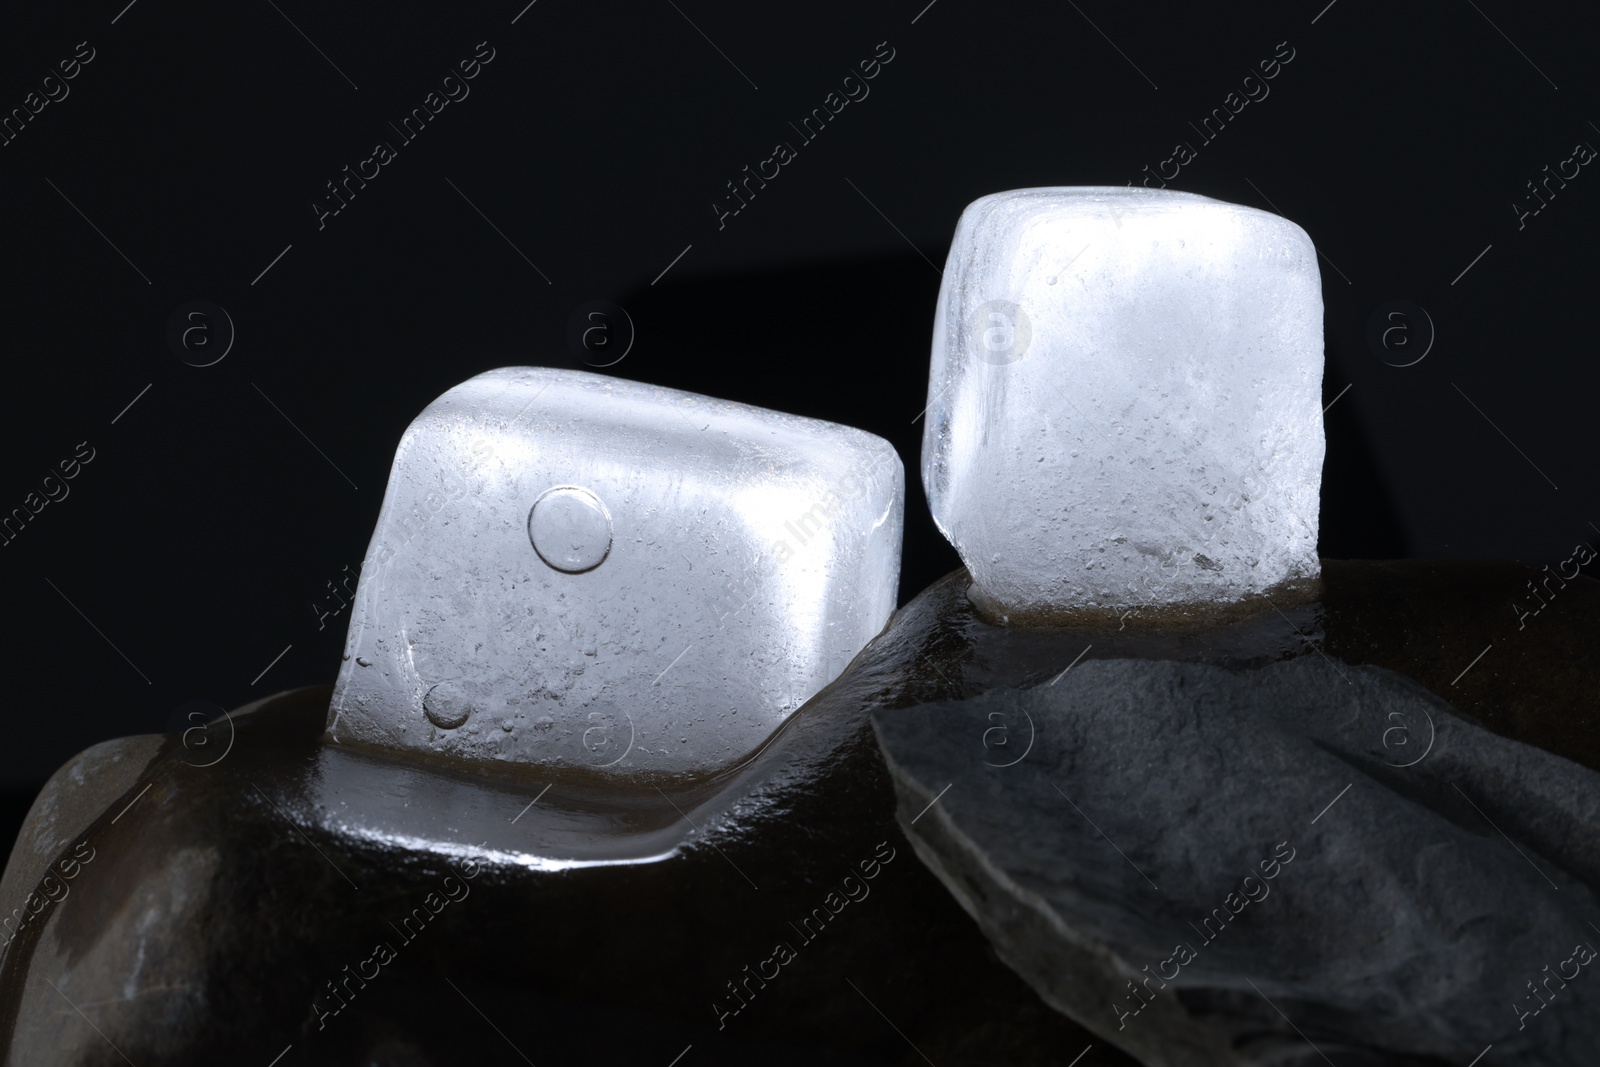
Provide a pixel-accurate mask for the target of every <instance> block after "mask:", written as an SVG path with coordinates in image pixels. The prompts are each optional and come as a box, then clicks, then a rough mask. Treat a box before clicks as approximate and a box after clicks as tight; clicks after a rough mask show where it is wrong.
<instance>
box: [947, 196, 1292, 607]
mask: <svg viewBox="0 0 1600 1067" xmlns="http://www.w3.org/2000/svg"><path fill="white" fill-rule="evenodd" d="M935 314H936V318H935V325H934V336H933V353H932V365H931V369H930V375H929V384H928V398H929V402H930V406H929V408H928V411H927V415H926V419H927V423H926V426H925V428H924V436H923V448H922V480H923V486H924V488H925V489H926V491H927V495H928V501H929V505H930V507H931V509H932V512H933V517H934V521H935V522H936V523H937V524H938V526H939V528H940V530H941V531H943V532H944V534H945V536H946V537H947V538H949V540H950V542H951V543H952V544H953V545H954V546H955V548H956V550H957V551H958V552H959V553H960V555H961V558H962V560H963V561H964V562H965V563H966V565H967V567H968V569H969V570H970V571H971V573H972V576H973V580H974V583H975V584H976V586H977V587H978V591H979V592H980V593H981V596H982V599H983V600H985V601H987V602H988V603H990V604H992V605H995V606H997V607H998V608H999V609H1000V610H1002V611H1006V612H1013V611H1014V612H1018V613H1022V614H1042V615H1046V616H1048V615H1051V614H1058V613H1062V612H1066V613H1073V612H1083V611H1087V612H1100V611H1106V610H1111V611H1119V610H1125V609H1128V608H1137V607H1141V606H1153V607H1165V606H1172V605H1189V604H1202V605H1203V604H1219V603H1223V604H1225V603H1233V602H1238V601H1241V600H1243V599H1245V598H1247V597H1249V596H1251V595H1253V594H1261V593H1265V592H1267V591H1268V590H1270V589H1272V588H1274V587H1275V586H1278V585H1279V584H1280V583H1284V582H1295V581H1299V580H1308V579H1315V578H1316V577H1317V576H1318V575H1319V574H1320V570H1321V568H1320V564H1319V561H1318V558H1317V550H1316V548H1317V513H1318V504H1319V494H1320V487H1321V473H1322V460H1323V451H1324V441H1323V430H1322V407H1321V392H1322V365H1323V334H1322V290H1321V279H1320V275H1319V272H1318V269H1317V254H1316V250H1315V248H1314V247H1313V246H1312V243H1311V239H1310V238H1309V237H1308V236H1307V235H1306V233H1305V231H1304V230H1302V229H1301V228H1300V227H1298V226H1296V225H1295V224H1294V223H1292V222H1289V221H1288V220H1286V219H1284V218H1281V217H1279V216H1277V215H1272V214H1268V213H1266V212H1263V211H1258V210H1255V209H1253V208H1248V207H1242V206H1239V205H1236V204H1228V203H1223V202H1221V201H1217V200H1212V199H1210V198H1208V197H1203V196H1198V195H1195V194H1191V193H1180V192H1173V191H1169V190H1154V189H1143V188H1123V187H1105V188H1100V187H1082V188H1052V189H1021V190H1015V191H1011V192H1005V193H998V194H995V195H993V196H987V197H984V198H982V199H980V200H978V201H975V202H974V203H973V204H971V205H970V206H969V207H968V208H967V209H966V211H965V213H963V215H962V217H961V221H960V223H959V225H958V227H957V229H956V234H955V239H954V241H953V242H952V243H951V247H950V255H949V258H948V260H947V262H946V266H945V271H944V282H943V284H942V286H941V287H940V291H939V301H938V307H937V311H936V313H935Z"/></svg>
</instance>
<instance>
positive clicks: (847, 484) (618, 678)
mask: <svg viewBox="0 0 1600 1067" xmlns="http://www.w3.org/2000/svg"><path fill="white" fill-rule="evenodd" d="M904 491H905V474H904V470H903V468H902V466H901V463H900V460H899V457H898V455H897V454H896V453H895V451H894V449H893V447H892V446H891V445H889V443H888V442H887V441H884V440H882V439H881V438H878V437H875V436H873V435H871V434H868V433H865V432H862V431H860V430H855V429H851V428H849V427H845V426H838V425H835V424H832V423H826V422H820V421H817V420H814V419H806V418H801V417H798V416H794V415H787V414H783V413H780V412H774V411H766V410H763V409H760V408H754V407H749V406H746V405H741V404H734V403H729V402H725V401H719V400H713V399H709V398H707V397H703V396H697V395H695V394H691V393H684V392H679V391H677V390H671V389H662V388H656V387H652V386H647V385H641V384H638V383H634V382H629V381H625V380H621V379H615V378H610V377H606V376H602V375H596V374H587V373H584V372H579V371H565V370H553V369H544V368H533V367H512V368H504V369H501V370H495V371H490V372H488V373H485V374H481V375H479V376H477V377H475V378H473V379H471V380H469V381H467V382H465V383H463V384H461V385H459V386H456V387H455V388H453V389H451V390H449V391H448V392H447V393H445V394H444V395H443V396H441V397H440V398H439V399H438V400H436V401H435V402H434V403H432V404H431V405H429V406H428V408H427V409H426V410H424V411H423V413H422V414H421V415H420V416H418V417H417V419H416V420H415V421H414V422H413V423H412V424H411V426H410V427H409V428H408V429H407V430H406V433H405V435H404V436H403V438H402V440H401V442H400V446H399V448H398V450H397V451H396V455H395V460H394V466H393V469H392V471H391V474H390V478H389V485H388V489H387V491H386V494H385V496H384V502H383V506H382V509H381V511H380V514H379V518H378V524H377V527H376V529H375V531H374V533H373V537H372V542H371V545H370V547H369V549H368V552H367V557H366V559H365V561H364V562H363V564H362V572H361V578H360V581H359V583H358V588H357V592H356V596H355V601H354V605H353V610H352V612H351V617H350V624H349V634H348V637H347V640H346V646H345V659H344V662H343V664H342V666H341V668H340V672H339V678H338V682H337V684H336V687H335V692H334V698H333V702H332V705H331V707H330V709H329V729H330V732H331V733H332V735H333V736H334V737H335V738H336V739H338V740H340V741H349V740H356V741H362V742H366V743H370V744H374V745H380V746H387V747H391V748H400V749H411V750H423V751H429V752H434V753H439V754H445V755H451V756H459V757H465V758H468V759H474V760H502V761H510V762H516V763H525V764H539V765H551V766H557V767H580V768H584V767H586V768H591V769H595V770H600V771H604V772H606V773H612V774H625V773H627V772H630V771H641V770H643V771H665V772H696V771H705V770H711V769H715V768H718V767H722V766H725V765H727V764H728V763H730V762H733V761H735V760H737V759H738V758H740V757H742V756H744V755H747V754H748V753H750V752H751V751H753V750H754V749H755V748H756V747H757V746H758V745H759V744H760V743H761V742H762V741H763V740H764V739H765V738H766V737H767V736H768V735H769V734H770V733H771V732H772V730H773V729H774V728H775V727H776V726H777V725H778V724H780V723H781V722H782V721H783V720H784V719H785V718H786V717H787V716H788V715H789V714H790V713H792V712H793V711H794V710H795V709H796V708H798V707H799V706H800V705H801V704H802V703H804V702H805V701H806V700H807V699H808V698H809V697H811V696H812V695H813V694H815V693H816V692H817V691H818V690H820V689H821V688H822V687H823V686H825V685H826V684H827V683H828V682H830V681H832V680H833V679H834V678H836V677H837V676H838V675H839V674H840V673H841V672H842V671H843V670H844V667H845V666H846V664H847V663H848V662H849V661H850V659H851V658H853V657H854V656H855V654H856V653H857V652H858V651H860V650H861V648H862V647H863V646H865V645H866V643H867V642H868V641H869V640H871V638H872V637H874V636H875V635H876V634H877V633H878V632H879V631H880V630H881V629H882V628H883V626H884V625H885V623H886V622H887V621H888V618H889V615H890V613H891V612H892V610H893V608H894V605H895V597H896V587H897V583H898V579H899V569H900V544H901V528H902V518H903V514H902V513H903V507H904V503H903V502H904ZM536 502H537V503H536ZM596 561H598V562H596Z"/></svg>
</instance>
